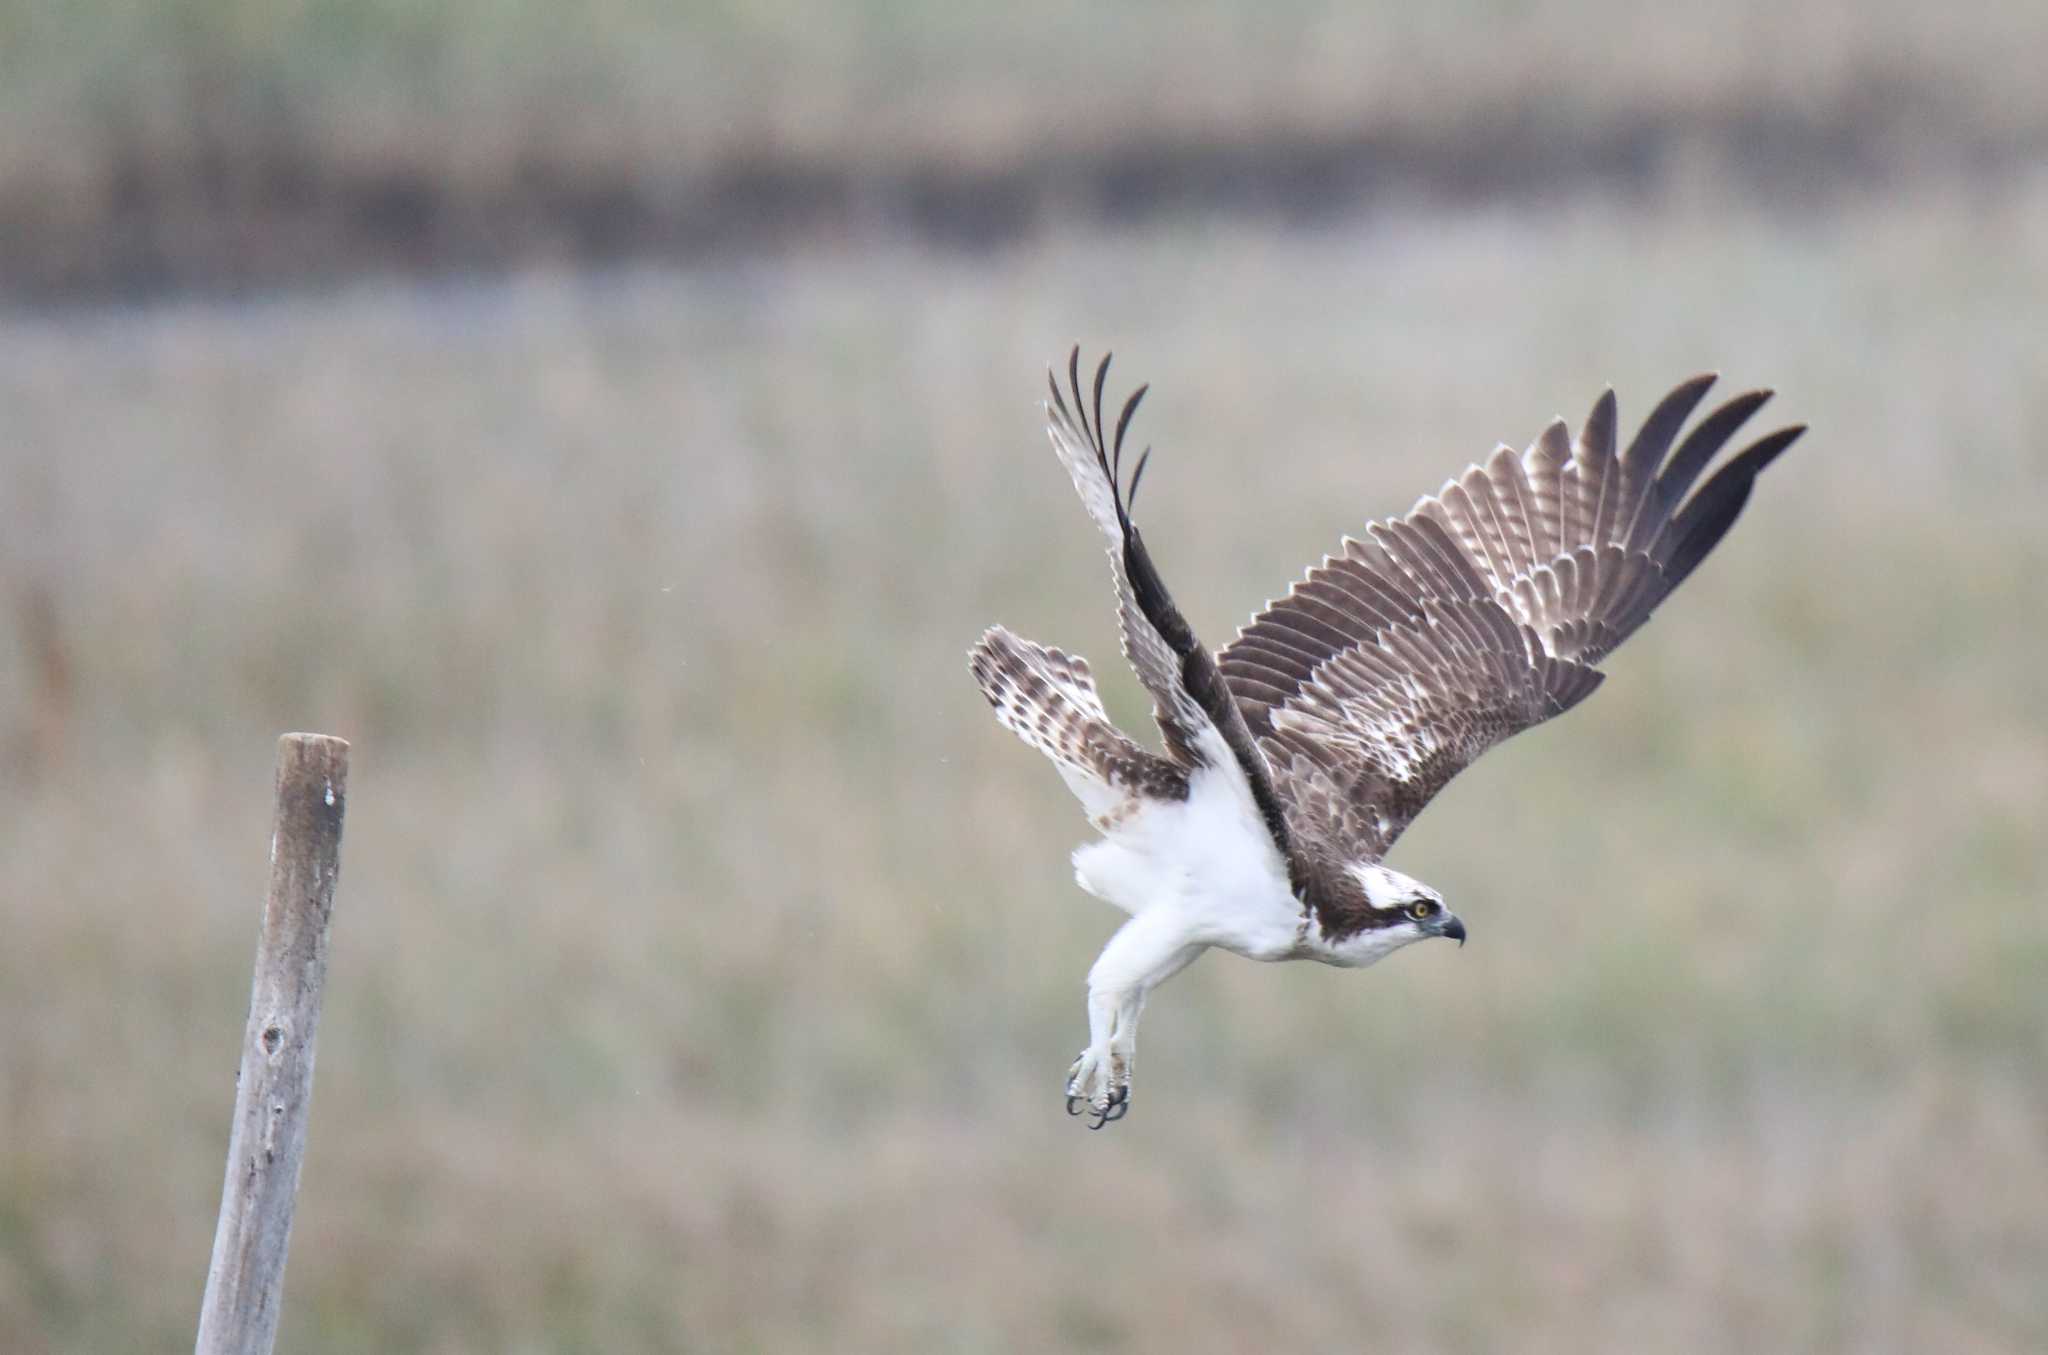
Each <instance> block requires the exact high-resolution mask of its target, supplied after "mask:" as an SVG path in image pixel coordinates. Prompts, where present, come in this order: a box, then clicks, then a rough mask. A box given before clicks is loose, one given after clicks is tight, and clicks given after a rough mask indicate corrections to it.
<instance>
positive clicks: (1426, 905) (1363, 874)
mask: <svg viewBox="0 0 2048 1355" xmlns="http://www.w3.org/2000/svg"><path fill="white" fill-rule="evenodd" d="M1344 874H1345V875H1347V876H1348V877H1349V878H1350V880H1351V881H1352V882H1353V883H1354V884H1355V885H1356V886H1357V888H1358V890H1359V891H1360V893H1362V894H1363V895H1364V899H1363V902H1364V904H1365V906H1366V910H1365V911H1364V912H1363V916H1362V917H1361V921H1363V923H1364V925H1363V926H1362V927H1361V928H1359V930H1357V931H1356V932H1353V933H1352V934H1350V935H1348V936H1345V937H1343V938H1342V939H1341V940H1335V941H1333V942H1332V943H1331V950H1332V951H1333V952H1334V955H1333V957H1332V958H1333V960H1334V962H1335V963H1337V964H1340V965H1347V966H1356V965H1368V964H1371V963H1372V962H1373V961H1374V960H1377V959H1379V958H1380V957H1381V956H1383V955H1387V954H1390V953H1391V952H1393V951H1396V950H1399V949H1400V948H1401V947H1403V946H1405V945H1408V944H1409V943H1410V942H1414V941H1420V940H1423V939H1424V938H1426V937H1431V936H1446V937H1449V938H1450V939H1451V940H1453V941H1456V942H1457V943H1458V944H1459V945H1461V946H1462V945H1464V944H1465V924H1464V922H1463V921H1461V920H1460V919H1459V917H1458V915H1457V914H1456V913H1453V912H1452V911H1451V910H1450V909H1448V908H1446V907H1444V896H1443V895H1441V894H1439V893H1437V892H1436V891H1435V890H1434V889H1431V888H1430V887H1429V886H1428V885H1426V884H1424V883H1422V881H1420V880H1417V879H1415V878H1413V877H1412V876H1408V875H1403V874H1402V873H1401V872H1400V871H1398V870H1391V869H1389V868H1388V867H1386V866H1383V865H1381V864H1379V863H1378V862H1377V861H1371V862H1353V863H1351V864H1348V865H1346V866H1345V867H1344ZM1347 892H1348V891H1347Z"/></svg>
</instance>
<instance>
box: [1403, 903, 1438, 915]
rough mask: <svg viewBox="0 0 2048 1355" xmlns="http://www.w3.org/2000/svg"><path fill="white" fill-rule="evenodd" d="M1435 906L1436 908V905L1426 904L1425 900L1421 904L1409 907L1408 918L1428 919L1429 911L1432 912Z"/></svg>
mask: <svg viewBox="0 0 2048 1355" xmlns="http://www.w3.org/2000/svg"><path fill="white" fill-rule="evenodd" d="M1435 906H1436V905H1434V904H1432V903H1429V902H1428V901H1427V900H1425V901H1424V902H1422V903H1418V904H1415V905H1413V906H1411V907H1410V908H1409V909H1408V916H1410V917H1413V918H1425V917H1428V916H1429V914H1430V912H1431V910H1432V909H1433V908H1434V907H1435Z"/></svg>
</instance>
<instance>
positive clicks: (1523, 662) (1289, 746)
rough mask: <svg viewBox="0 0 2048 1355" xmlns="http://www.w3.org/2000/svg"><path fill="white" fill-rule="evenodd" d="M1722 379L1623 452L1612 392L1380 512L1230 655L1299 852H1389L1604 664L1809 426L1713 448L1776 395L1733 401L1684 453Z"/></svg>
mask: <svg viewBox="0 0 2048 1355" xmlns="http://www.w3.org/2000/svg"><path fill="white" fill-rule="evenodd" d="M1713 380H1714V378H1713V377H1711V376H1700V377H1694V378H1693V379H1692V380H1690V381H1687V382H1685V383H1684V384H1682V385H1680V386H1679V387H1678V388H1677V389H1675V390H1673V391H1672V392H1671V393H1670V394H1669V395H1667V396H1665V397H1664V399H1663V401H1661V402H1660V403H1659V404H1658V406H1657V408H1656V409H1655V410H1654V411H1652V412H1651V414H1650V417H1649V418H1648V419H1647V420H1646V421H1645V422H1644V424H1643V427H1642V429H1641V431H1639V432H1638V433H1637V434H1636V436H1635V438H1634V440H1633V441H1632V442H1630V444H1629V446H1628V449H1627V450H1626V451H1625V452H1620V453H1617V452H1616V450H1615V404H1614V395H1613V392H1611V391H1609V392H1607V393H1605V394H1603V395H1602V396H1601V397H1600V399H1599V400H1598V401H1597V402H1595V404H1594V406H1593V411H1592V413H1591V414H1590V415H1589V416H1588V417H1587V420H1586V423H1585V427H1584V428H1583V429H1582V430H1581V431H1580V434H1579V437H1578V439H1577V441H1576V442H1573V441H1572V440H1571V437H1570V434H1569V432H1568V431H1567V429H1566V427H1565V425H1564V423H1563V422H1562V421H1561V420H1560V421H1558V422H1556V423H1553V424H1552V425H1551V426H1550V427H1549V428H1546V429H1545V430H1544V431H1543V435H1542V436H1541V437H1540V438H1538V439H1537V440H1536V442H1535V443H1534V444H1533V445H1532V446H1531V447H1530V448H1529V449H1528V450H1527V451H1526V452H1524V453H1522V454H1521V455H1520V456H1517V455H1515V453H1514V452H1513V451H1511V450H1509V449H1508V448H1506V447H1502V448H1501V449H1499V450H1498V451H1496V452H1495V453H1494V454H1493V456H1492V457H1491V458H1490V459H1489V460H1488V461H1487V463H1486V464H1485V465H1484V466H1473V467H1471V468H1469V469H1467V470H1466V471H1465V473H1464V474H1463V475H1461V476H1459V477H1458V478H1457V479H1456V480H1453V481H1450V482H1449V483H1447V484H1446V485H1445V486H1444V487H1443V489H1442V490H1441V491H1439V492H1438V493H1437V494H1436V495H1434V496H1433V497H1428V498H1424V499H1422V500H1421V501H1420V502H1419V503H1417V504H1416V506H1415V508H1414V509H1413V510H1412V511H1411V512H1410V513H1409V514H1408V515H1407V516H1406V517H1405V518H1392V519H1388V520H1387V521H1385V522H1378V523H1374V524H1373V525H1372V526H1371V527H1370V528H1369V529H1368V531H1367V533H1366V539H1365V540H1364V541H1356V540H1352V539H1350V538H1346V539H1345V541H1344V543H1343V549H1342V551H1341V552H1340V553H1339V554H1337V555H1333V556H1330V557H1328V558H1326V559H1325V560H1324V561H1323V563H1322V564H1321V565H1319V566H1317V567H1316V568H1314V569H1312V570H1310V571H1309V574H1308V577H1307V578H1306V579H1304V580H1303V581H1302V582H1300V583H1298V584H1296V585H1295V586H1294V587H1293V588H1292V589H1290V590H1289V591H1288V594H1287V596H1286V597H1284V598H1281V599H1280V600H1279V601H1277V602H1274V603H1272V604H1271V605H1270V606H1268V607H1267V608H1266V610H1264V611H1263V612H1261V613H1260V614H1259V615H1258V616H1256V617H1254V618H1253V619H1252V622H1251V624H1250V625H1248V626H1247V627H1245V628H1244V629H1243V630H1242V631H1240V632H1239V633H1238V638H1237V639H1236V640H1235V641H1234V642H1232V644H1231V645H1230V646H1229V647H1228V648H1226V649H1225V650H1224V651H1223V652H1222V653H1221V654H1220V655H1218V656H1217V662H1218V665H1219V667H1220V668H1221V669H1222V672H1223V679H1224V682H1225V684H1226V685H1227V686H1228V687H1229V689H1230V692H1231V695H1232V696H1234V697H1235V698H1236V699H1237V703H1238V706H1239V708H1240V709H1241V710H1242V711H1243V712H1244V718H1245V724H1246V726H1247V727H1248V728H1249V729H1250V730H1251V733H1252V736H1253V738H1254V739H1255V740H1257V741H1258V743H1259V745H1260V747H1261V749H1262V750H1263V751H1264V752H1265V755H1266V761H1267V764H1268V766H1269V767H1270V768H1271V769H1272V775H1273V782H1274V787H1275V789H1276V791H1277V792H1278V793H1279V795H1280V798H1281V800H1282V802H1283V805H1284V807H1285V813H1286V815H1287V818H1288V822H1289V827H1290V829H1291V830H1292V832H1293V834H1294V836H1295V838H1296V839H1297V841H1298V842H1299V843H1300V844H1301V848H1302V850H1311V849H1314V850H1320V851H1321V852H1323V853H1326V854H1328V853H1334V854H1337V855H1339V856H1341V857H1343V858H1345V859H1360V858H1377V857H1379V856H1380V855H1382V854H1384V853H1385V851H1386V850H1387V848H1389V847H1390V846H1392V845H1393V842H1394V840H1395V839H1396V838H1397V837H1399V836H1400V834H1401V832H1402V830H1404V829H1405V828H1406V827H1407V826H1408V824H1409V823H1410V822H1411V821H1413V819H1414V818H1415V816H1416V815H1417V814H1418V813H1420V812H1421V811H1422V807H1423V806H1424V805H1426V804H1428V803H1429V801H1430V799H1431V797H1433V796H1434V795H1435V794H1436V793H1437V791H1439V790H1441V789H1442V788H1443V786H1444V784H1445V783H1446V782H1448V781H1449V780H1450V779H1451V778H1452V777H1453V776H1455V775H1457V774H1458V772H1459V771H1461V770H1463V769H1464V768H1465V767H1467V766H1469V765H1470V764H1471V763H1472V762H1473V761H1474V760H1476V759H1477V758H1478V757H1479V755H1480V754H1481V753H1483V752H1485V751H1486V750H1487V749H1488V748H1491V747H1492V746H1493V745H1494V744H1496V743H1499V742H1500V741H1501V740H1503V739H1505V738H1508V737H1510V736H1511V735H1513V734H1516V733H1519V732H1520V731H1522V730H1524V729H1528V728H1530V727H1531V726H1533V725H1537V724H1540V723H1542V722H1543V721H1544V720H1547V719H1549V718H1550V717H1551V716H1553V715H1558V714H1561V713H1562V712H1564V711H1566V710H1569V709H1570V708H1571V707H1572V706H1574V705H1576V704H1577V703H1578V702H1580V701H1582V700H1584V699H1585V698H1586V696H1588V695H1589V694H1590V693H1591V692H1592V690H1593V689H1594V688H1595V687H1596V686H1598V685H1599V683H1600V674H1599V673H1597V672H1595V671H1594V670H1593V665H1594V664H1596V663H1597V662H1599V660H1600V659H1601V658H1603V657H1605V656H1606V655H1607V654H1609V653H1610V652H1612V651H1613V649H1614V648H1615V646H1617V645H1619V644H1620V643H1621V642H1622V641H1623V640H1624V639H1626V638H1628V636H1629V635H1630V634H1632V633H1633V632H1634V631H1635V630H1636V628H1637V627H1639V626H1641V625H1642V624H1643V622H1645V621H1646V620H1648V619H1649V616H1650V613H1651V612H1652V611H1654V610H1655V609H1656V606H1657V604H1658V603H1659V602H1662V601H1663V600H1664V598H1665V597H1666V596H1667V595H1668V594H1669V593H1670V592H1671V590H1672V589H1674V588H1676V587H1677V586H1678V585H1679V584H1680V583H1681V582H1683V581H1684V579H1685V577H1686V575H1688V574H1690V573H1691V572H1692V570H1693V569H1694V567H1695V566H1697V565H1698V564H1699V562H1700V561H1701V560H1702V559H1704V558H1705V557H1706V555H1707V552H1709V551H1710V550H1712V549H1713V548H1714V546H1715V545H1716V544H1717V543H1718V542H1719V541H1720V540H1721V538H1722V536H1724V535H1725V534H1726V533H1727V531H1728V529H1729V527H1731V526H1732V525H1733V524H1734V522H1735V519H1736V517H1737V515H1738V514H1740V512H1741V511H1742V507H1743V505H1744V503H1746V502H1747V501H1748V498H1749V493H1750V489H1751V487H1752V485H1753V484H1754V483H1755V480H1756V477H1757V474H1758V473H1759V472H1760V471H1762V470H1763V468H1764V467H1765V466H1767V465H1769V464H1770V463H1771V461H1772V460H1773V459H1775V458H1776V457H1777V456H1778V455H1779V453H1781V452H1783V451H1784V450H1785V448H1787V447H1788V446H1790V445H1791V444H1792V442H1793V440H1794V439H1796V438H1797V437H1798V436H1799V435H1800V434H1801V433H1802V432H1804V431H1805V429H1804V428H1803V427H1792V428H1784V429H1780V430H1779V431H1777V432H1775V433H1772V434H1770V435H1769V436H1767V437H1764V438H1762V439H1760V440H1758V441H1757V442H1755V443H1753V444H1751V445H1750V446H1749V447H1748V448H1746V449H1744V450H1743V451H1742V452H1741V453H1740V454H1738V455H1737V456H1735V457H1733V458H1732V459H1730V460H1729V461H1728V462H1727V463H1726V464H1725V465H1724V466H1722V468H1721V469H1720V470H1719V471H1718V472H1716V473H1715V475H1714V476H1713V477H1712V478H1711V479H1709V480H1708V481H1707V482H1706V483H1705V484H1704V485H1702V486H1701V487H1700V488H1699V490H1698V491H1697V492H1695V493H1691V494H1690V497H1688V492H1689V491H1691V490H1692V486H1693V484H1694V482H1695V481H1696V480H1697V479H1698V478H1699V475H1700V473H1701V472H1702V471H1703V470H1704V469H1705V468H1706V466H1707V463H1708V462H1709V461H1711V460H1712V459H1713V457H1714V454H1715V453H1716V452H1718V451H1719V450H1720V449H1721V448H1722V446H1724V445H1725V444H1726V443H1727V441H1728V440H1729V438H1730V437H1732V436H1733V435H1734V433H1735V431H1736V430H1737V429H1738V428H1739V427H1741V425H1742V424H1743V423H1744V422H1745V421H1746V420H1747V419H1748V418H1749V416H1750V415H1752V414H1754V413H1755V412H1756V410H1757V409H1758V407H1759V406H1761V405H1762V404H1763V403H1764V401H1765V400H1766V399H1768V398H1769V392H1752V393H1749V394H1746V395H1741V396H1737V397H1736V398H1735V399H1733V400H1730V401H1729V402H1728V403H1727V404H1725V405H1723V406H1721V407H1720V408H1719V409H1717V410H1715V411H1714V412H1713V413H1712V414H1710V415H1708V416H1707V417H1706V418H1705V419H1703V420H1701V421H1700V422H1699V424H1698V425H1697V426H1695V428H1694V429H1693V431H1692V432H1691V433H1690V434H1689V435H1688V436H1687V437H1686V438H1685V439H1684V440H1683V441H1682V442H1679V443H1678V445H1677V447H1676V448H1675V449H1674V448H1673V446H1672V443H1673V441H1674V440H1675V439H1676V438H1677V435H1678V432H1679V430H1680V428H1681V427H1682V426H1683V425H1684V424H1685V421H1686V419H1687V418H1688V417H1689V416H1690V415H1691V413H1692V411H1693V409H1694V408H1695V407H1696V406H1697V405H1698V404H1699V401H1700V399H1701V397H1703V396H1704V395H1705V394H1706V391H1707V388H1708V387H1709V386H1710V385H1712V384H1713Z"/></svg>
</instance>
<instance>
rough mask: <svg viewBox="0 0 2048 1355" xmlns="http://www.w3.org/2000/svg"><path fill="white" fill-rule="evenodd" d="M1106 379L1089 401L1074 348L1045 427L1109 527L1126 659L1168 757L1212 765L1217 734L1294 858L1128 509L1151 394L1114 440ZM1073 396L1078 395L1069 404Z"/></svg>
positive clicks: (1099, 373) (1248, 752)
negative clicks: (1148, 701)
mask: <svg viewBox="0 0 2048 1355" xmlns="http://www.w3.org/2000/svg"><path fill="white" fill-rule="evenodd" d="M1108 379H1109V357H1108V355H1104V357H1103V359H1102V362H1101V364H1100V365H1099V366H1097V367H1096V369H1095V381H1094V388H1093V400H1092V401H1090V400H1088V399H1084V398H1083V395H1082V390H1081V350H1080V349H1079V348H1078V347H1076V348H1075V349H1074V350H1073V352H1072V353H1071V354H1069V355H1068V358H1067V382H1068V391H1067V392H1066V393H1062V391H1061V390H1060V384H1059V379H1058V378H1057V377H1056V376H1054V375H1053V374H1052V373H1050V372H1048V373H1047V374H1046V381H1047V384H1048V385H1050V386H1051V388H1052V399H1051V401H1050V402H1049V403H1048V404H1047V405H1046V420H1047V431H1048V433H1050V435H1051V437H1052V445H1053V448H1054V450H1056V451H1057V452H1058V453H1059V456H1060V460H1061V461H1062V462H1063V463H1065V465H1066V468H1067V473H1068V474H1069V475H1070V476H1072V477H1073V481H1074V489H1075V490H1076V491H1077V492H1078V493H1079V494H1080V496H1081V502H1082V504H1083V505H1085V506H1086V507H1087V509H1088V515H1089V516H1090V517H1092V518H1094V519H1095V525H1096V526H1097V527H1099V528H1100V529H1101V531H1102V534H1103V537H1104V540H1105V542H1106V543H1107V546H1108V549H1109V565H1110V572H1111V574H1112V575H1113V576H1114V578H1115V580H1116V596H1117V620H1118V622H1119V624H1120V625H1121V628H1122V631H1123V649H1124V657H1126V658H1127V659H1129V660H1130V663H1131V667H1132V669H1133V670H1135V671H1136V673H1137V675H1138V681H1139V682H1141V683H1143V684H1144V687H1145V690H1146V691H1147V692H1149V693H1150V694H1151V697H1152V714H1153V717H1154V718H1155V719H1156V720H1158V722H1159V729H1160V732H1161V734H1162V735H1164V737H1165V740H1166V749H1167V755H1168V757H1169V758H1171V759H1172V761H1173V762H1174V763H1176V764H1177V765H1179V766H1181V767H1185V768H1187V769H1189V770H1194V769H1196V768H1200V767H1205V766H1208V765H1211V763H1212V761H1213V760H1214V759H1212V757H1211V756H1210V754H1209V753H1208V752H1206V751H1205V750H1204V744H1205V743H1206V744H1207V745H1208V746H1209V747H1210V748H1214V746H1215V744H1214V741H1213V740H1211V739H1209V738H1207V737H1205V736H1206V735H1208V734H1210V733H1211V732H1213V734H1214V735H1215V736H1216V737H1217V738H1220V739H1221V741H1222V743H1223V745H1224V746H1225V747H1226V748H1227V749H1228V750H1229V753H1230V756H1231V759H1232V760H1233V761H1234V762H1235V763H1236V764H1237V766H1238V769H1239V770H1240V771H1241V772H1242V773H1243V775H1244V778H1245V780H1246V782H1247V783H1248V785H1249V787H1250V790H1251V794H1252V799H1253V801H1254V802H1255V803H1256V804H1257V806H1258V809H1259V813H1260V815H1261V817H1262V818H1263V819H1264V820H1265V822H1266V827H1267V829H1268V830H1269V831H1270V832H1271V833H1272V835H1273V840H1274V842H1275V844H1276V845H1277V846H1278V847H1279V849H1280V852H1281V854H1282V856H1286V855H1287V852H1288V843H1287V823H1286V817H1285V814H1284V813H1283V811H1282V808H1281V803H1280V800H1279V797H1278V795H1277V794H1276V793H1275V791H1274V789H1273V784H1272V780H1271V777H1270V776H1269V775H1268V773H1267V770H1266V765H1265V760H1264V758H1263V756H1262V755H1261V753H1260V751H1259V749H1258V747H1257V745H1256V744H1255V743H1254V742H1253V739H1252V735H1251V732H1250V730H1249V729H1248V728H1247V726H1246V723H1245V716H1244V713H1243V711H1242V710H1241V709H1240V706H1239V703H1238V701H1237V700H1236V699H1234V698H1233V696H1232V694H1231V692H1230V690H1229V689H1228V688H1227V687H1226V686H1225V685H1224V682H1223V676H1222V674H1221V672H1219V671H1218V669H1217V666H1216V661H1215V659H1214V657H1213V656H1211V655H1210V653H1209V651H1208V650H1207V649H1206V648H1204V647H1203V645H1202V642H1201V641H1200V640H1197V639H1196V638H1195V633H1194V631H1193V630H1192V629H1191V628H1190V627H1189V626H1188V623H1187V619H1186V618H1185V617H1183V616H1182V615H1181V614H1180V609H1179V608H1177V607H1176V606H1174V603H1173V599H1172V598H1171V597H1170V596H1169V595H1168V594H1167V591H1166V584H1165V583H1164V582H1163V581H1162V580H1161V579H1160V577H1159V571H1158V570H1157V569H1155V568H1153V565H1152V556H1151V554H1150V553H1149V552H1148V551H1147V550H1146V549H1145V541H1144V538H1143V537H1142V536H1141V535H1139V532H1138V529H1137V527H1136V525H1135V524H1133V523H1132V521H1131V514H1130V505H1131V502H1132V500H1133V499H1134V498H1135V497H1136V495H1137V492H1138V483H1139V481H1140V479H1141V478H1142V477H1143V476H1144V474H1145V463H1146V460H1147V458H1148V457H1149V456H1150V455H1151V451H1150V449H1149V448H1148V449H1147V450H1146V452H1145V455H1143V456H1140V457H1139V458H1138V462H1137V465H1136V467H1135V468H1134V469H1133V471H1132V473H1131V479H1130V488H1129V490H1128V491H1126V490H1125V489H1124V487H1123V443H1124V434H1125V433H1126V432H1127V431H1129V429H1130V425H1131V416H1132V415H1133V414H1135V413H1137V409H1138V402H1139V401H1140V400H1142V399H1143V398H1144V396H1145V391H1146V389H1147V388H1146V387H1144V386H1140V387H1138V389H1137V390H1136V391H1134V392H1132V394H1131V397H1130V398H1129V399H1128V400H1127V401H1125V402H1124V407H1123V412H1122V413H1121V414H1119V415H1118V416H1117V421H1116V432H1115V434H1114V436H1106V435H1105V432H1104V423H1103V418H1102V389H1103V386H1104V384H1105V383H1106V382H1107V381H1108ZM1068 394H1071V395H1072V397H1073V398H1072V403H1071V405H1070V404H1069V403H1068V398H1067V396H1068ZM1091 411H1092V414H1091Z"/></svg>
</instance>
